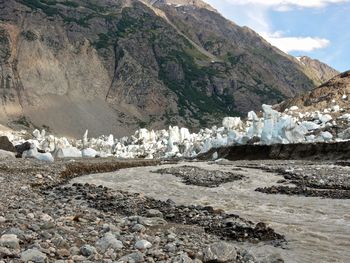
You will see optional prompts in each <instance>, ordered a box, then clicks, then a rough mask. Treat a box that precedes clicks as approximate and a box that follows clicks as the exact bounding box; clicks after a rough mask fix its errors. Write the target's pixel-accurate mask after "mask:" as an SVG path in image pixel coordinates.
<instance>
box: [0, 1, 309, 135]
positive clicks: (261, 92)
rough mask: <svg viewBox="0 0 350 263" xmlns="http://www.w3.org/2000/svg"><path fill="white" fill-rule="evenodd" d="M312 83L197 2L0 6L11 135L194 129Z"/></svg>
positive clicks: (2, 117) (0, 86) (0, 74)
mask: <svg viewBox="0 0 350 263" xmlns="http://www.w3.org/2000/svg"><path fill="white" fill-rule="evenodd" d="M314 87H315V85H314V81H313V80H312V79H311V78H310V76H309V74H307V73H306V72H305V68H304V67H303V66H302V65H300V63H299V62H298V61H295V59H294V58H293V57H291V56H288V55H286V54H285V53H283V52H281V51H280V50H278V49H277V48H275V47H273V46H271V45H270V44H269V43H267V42H266V41H265V40H264V39H263V38H261V37H260V36H259V35H258V34H257V33H255V32H254V31H253V30H251V29H249V28H247V27H240V26H238V25H236V24H235V23H233V22H231V21H229V20H227V19H225V18H224V17H222V16H221V15H220V14H219V13H218V12H217V11H216V10H215V9H213V8H211V7H210V6H208V5H207V4H205V3H204V2H202V1H200V0H192V1H190V0H159V1H155V0H153V1H152V0H147V1H146V0H145V1H136V0H134V1H132V0H69V1H68V0H0V95H1V100H2V106H1V107H2V110H1V111H0V122H1V123H5V124H8V125H10V126H14V127H17V128H26V127H29V126H30V127H38V128H41V127H45V128H46V129H50V130H51V131H52V132H56V133H57V134H62V135H67V136H80V135H81V134H82V133H83V132H84V131H85V129H86V128H89V130H90V134H92V135H99V134H101V133H113V134H115V135H124V134H127V133H129V132H130V131H132V130H134V129H136V128H138V127H147V128H163V127H165V126H167V125H169V124H177V125H186V126H188V127H190V128H193V129H196V128H198V127H201V126H210V125H213V124H218V123H219V122H220V121H221V117H223V116H227V115H237V114H238V115H240V114H245V113H246V112H247V111H249V110H253V109H255V110H259V109H260V105H261V104H262V103H269V104H273V103H277V102H280V101H281V100H283V99H286V98H291V97H294V96H296V95H298V94H300V93H303V92H305V91H308V90H311V89H312V88H314Z"/></svg>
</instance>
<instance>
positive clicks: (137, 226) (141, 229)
mask: <svg viewBox="0 0 350 263" xmlns="http://www.w3.org/2000/svg"><path fill="white" fill-rule="evenodd" d="M145 230H146V228H145V227H144V226H143V225H141V224H135V225H134V226H133V227H132V228H131V231H132V232H144V231H145Z"/></svg>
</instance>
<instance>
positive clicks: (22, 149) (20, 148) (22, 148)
mask: <svg viewBox="0 0 350 263" xmlns="http://www.w3.org/2000/svg"><path fill="white" fill-rule="evenodd" d="M30 147H31V143H30V142H25V143H22V144H19V145H16V146H15V148H16V151H17V154H16V157H17V158H22V154H23V153H24V152H25V151H29V150H30Z"/></svg>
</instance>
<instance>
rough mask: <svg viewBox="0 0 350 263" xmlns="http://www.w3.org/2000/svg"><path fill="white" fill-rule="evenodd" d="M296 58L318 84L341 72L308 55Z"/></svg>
mask: <svg viewBox="0 0 350 263" xmlns="http://www.w3.org/2000/svg"><path fill="white" fill-rule="evenodd" d="M296 59H297V61H298V62H299V63H300V65H301V66H302V67H303V68H304V72H305V73H306V74H307V75H308V76H309V77H310V78H311V79H312V80H314V82H315V84H317V85H321V84H322V83H324V82H326V81H328V80H330V79H331V78H333V77H335V76H336V75H338V74H339V73H340V72H339V71H337V70H335V69H334V68H332V67H330V66H328V65H327V64H325V63H322V62H321V61H319V60H317V59H312V58H310V57H308V56H302V57H296Z"/></svg>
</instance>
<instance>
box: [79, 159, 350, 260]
mask: <svg viewBox="0 0 350 263" xmlns="http://www.w3.org/2000/svg"><path fill="white" fill-rule="evenodd" d="M185 164H186V163H181V164H177V165H163V166H161V167H162V168H166V167H173V166H182V165H185ZM187 165H193V166H198V167H201V168H204V169H208V170H222V171H232V169H234V168H235V166H234V164H232V165H219V164H209V163H187ZM159 168H160V166H158V167H140V168H131V169H125V170H120V171H117V172H112V173H104V174H92V175H87V176H83V177H79V178H76V179H74V180H73V181H72V182H80V183H86V182H87V183H93V184H96V185H104V186H107V187H110V188H113V189H118V190H125V191H129V192H137V193H144V194H145V195H147V196H150V197H154V198H157V199H161V200H167V199H169V198H171V199H172V200H174V201H175V202H176V203H177V204H187V205H188V204H200V205H211V206H214V207H215V208H222V209H224V210H226V211H228V212H232V213H235V214H238V215H240V216H241V217H243V218H245V219H248V220H251V221H253V222H260V221H262V222H265V223H267V224H269V225H270V226H271V227H272V228H273V229H275V231H276V232H278V233H280V234H283V235H285V236H286V239H287V241H288V244H287V246H286V248H284V249H282V248H275V247H273V246H270V245H265V244H258V245H255V244H254V245H252V244H249V243H244V244H242V243H240V244H239V245H240V246H244V247H245V248H247V249H248V250H249V251H250V252H251V253H252V254H254V255H255V256H256V257H257V258H258V259H263V258H264V257H265V256H266V255H267V254H276V255H280V256H281V257H282V258H283V259H284V260H285V262H288V263H323V262H332V263H335V262H342V263H349V262H350V200H334V199H321V198H314V197H307V198H306V197H300V196H287V195H267V194H263V193H259V192H255V191H254V189H256V188H257V187H265V186H271V185H274V184H276V182H277V181H278V180H280V179H283V178H282V177H280V176H277V175H274V174H272V173H267V172H264V171H262V170H258V169H248V168H243V170H242V171H240V173H242V174H244V175H245V176H246V178H245V179H244V180H241V181H235V182H232V183H226V184H223V185H221V186H219V187H217V188H205V187H199V186H193V185H186V184H184V183H182V182H181V179H180V178H178V177H175V176H173V175H168V174H164V175H162V174H157V173H152V171H155V170H157V169H159Z"/></svg>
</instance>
